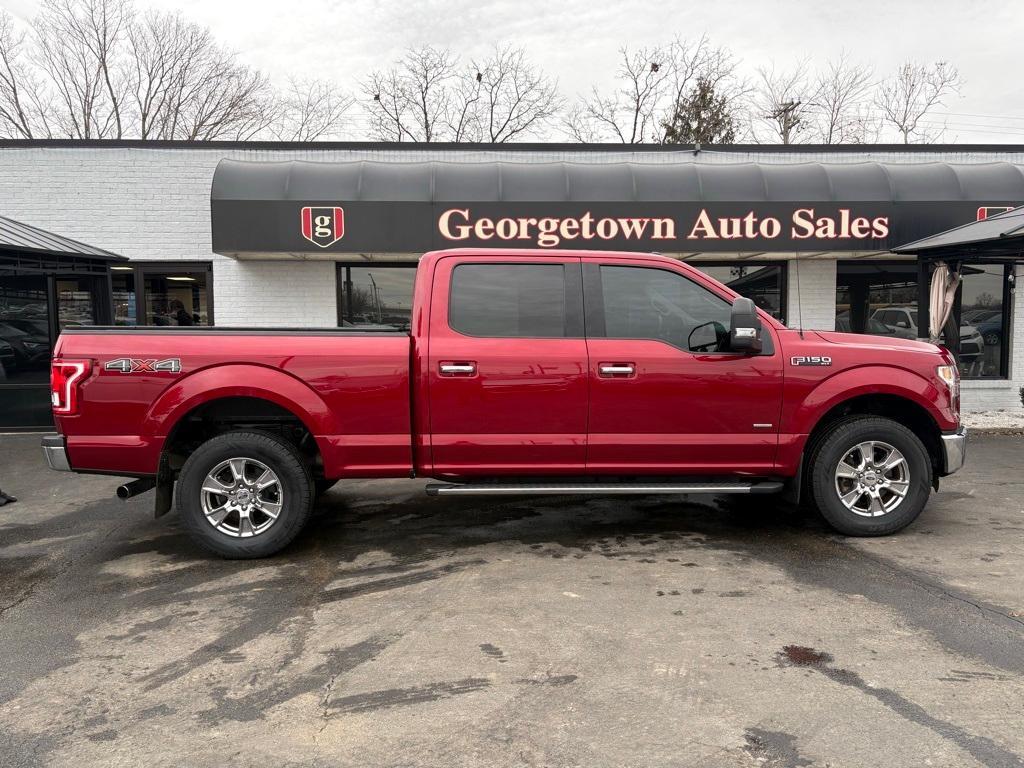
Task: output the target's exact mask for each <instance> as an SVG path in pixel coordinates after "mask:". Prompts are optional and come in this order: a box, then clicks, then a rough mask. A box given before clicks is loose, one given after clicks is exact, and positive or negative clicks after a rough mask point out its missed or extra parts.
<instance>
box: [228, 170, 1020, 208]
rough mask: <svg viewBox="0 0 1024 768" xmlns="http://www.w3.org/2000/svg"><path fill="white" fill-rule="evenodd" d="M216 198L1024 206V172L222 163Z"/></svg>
mask: <svg viewBox="0 0 1024 768" xmlns="http://www.w3.org/2000/svg"><path fill="white" fill-rule="evenodd" d="M212 198H213V200H214V201H221V200H224V201H226V200H296V201H301V200H332V201H339V202H342V201H347V202H357V201H377V202H421V203H437V202H494V203H497V202H597V201H601V202H664V201H674V202H709V203H710V202H833V203H841V202H864V201H884V202H921V201H929V200H935V201H940V200H971V201H979V202H988V201H991V200H1024V169H1022V168H1020V167H1018V166H1016V165H1014V164H1012V163H1006V162H995V163H982V164H964V165H959V164H952V163H940V162H936V163H919V164H906V163H902V164H897V163H878V162H865V163H816V162H808V163H787V164H781V163H733V164H725V163H723V164H715V163H696V162H675V163H666V164H653V163H628V162H627V163H607V164H600V163H572V162H556V163H524V162H485V163H471V162H465V163H451V162H439V161H434V162H419V163H408V162H401V163H399V162H383V161H357V162H347V163H316V162H307V161H301V160H290V161H284V162H270V163H267V162H247V161H240V160H222V161H221V162H220V164H219V165H218V166H217V170H216V171H215V173H214V177H213V190H212Z"/></svg>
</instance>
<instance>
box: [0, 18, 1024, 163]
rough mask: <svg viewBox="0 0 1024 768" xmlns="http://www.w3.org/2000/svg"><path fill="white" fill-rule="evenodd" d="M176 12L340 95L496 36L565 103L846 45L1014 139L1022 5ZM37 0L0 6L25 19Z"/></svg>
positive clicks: (270, 67)
mask: <svg viewBox="0 0 1024 768" xmlns="http://www.w3.org/2000/svg"><path fill="white" fill-rule="evenodd" d="M136 2H137V5H139V6H140V7H146V6H152V7H159V8H165V9H173V8H178V9H181V10H182V11H183V12H184V13H185V14H186V16H188V17H189V18H191V19H193V20H195V21H198V22H200V23H202V24H205V25H207V26H209V27H210V28H211V29H212V30H213V31H214V33H215V34H216V35H217V37H218V38H219V39H220V40H221V41H222V42H224V43H225V44H227V45H228V46H230V47H232V48H234V49H235V50H236V51H238V52H239V54H240V55H241V56H242V58H243V59H244V60H245V61H246V62H247V63H249V64H251V65H253V66H256V67H259V68H261V69H263V70H264V71H266V72H268V73H269V74H270V75H271V76H272V77H273V78H275V79H278V80H284V79H285V78H286V77H287V76H288V75H300V76H302V75H316V76H319V77H327V78H331V79H333V80H335V81H337V82H339V83H341V84H343V85H344V86H346V87H348V88H349V89H350V90H353V91H354V90H355V88H356V85H357V84H358V82H359V81H360V79H361V78H363V77H364V76H365V74H366V73H367V72H368V71H370V70H371V69H374V68H382V67H386V66H388V65H389V64H390V63H391V62H392V61H393V60H394V59H395V58H397V57H399V56H400V55H401V52H402V50H403V49H404V48H405V47H407V46H410V45H420V44H432V45H439V46H447V47H450V48H451V49H452V50H454V51H456V52H458V53H459V54H462V55H463V56H465V57H467V58H469V57H471V56H473V55H475V54H481V53H484V52H485V51H486V49H487V48H489V47H490V46H492V45H493V44H494V43H513V44H515V45H521V46H523V47H525V48H526V50H527V51H528V53H529V55H530V57H531V58H532V59H533V60H534V61H535V62H536V63H537V64H539V65H540V66H542V67H543V68H544V69H545V70H546V71H548V72H549V73H550V74H551V75H553V76H556V77H557V78H558V80H559V83H560V86H561V90H562V92H563V93H564V94H565V95H566V96H567V97H570V98H572V97H574V96H575V95H576V94H578V93H581V92H586V91H588V90H589V88H590V86H591V85H593V84H597V85H601V84H605V83H609V82H610V81H611V78H612V75H613V73H614V70H615V67H616V50H617V49H618V48H619V47H620V46H621V45H623V44H629V45H631V46H635V45H650V44H657V43H660V42H665V41H667V40H670V39H671V38H672V37H673V36H674V35H679V36H681V37H684V38H686V37H690V38H695V37H699V36H700V35H701V34H702V33H705V32H706V33H707V34H708V35H709V36H710V37H711V38H712V40H713V42H715V43H718V44H723V45H726V46H728V47H729V48H731V49H732V50H733V52H734V53H735V54H736V56H737V57H738V58H739V59H741V61H742V63H743V67H744V69H745V70H747V71H748V72H750V73H751V74H752V73H753V71H754V70H755V69H756V67H757V66H759V65H761V64H771V63H772V62H774V63H775V64H776V66H778V67H786V66H789V65H791V64H792V62H793V61H794V60H795V59H796V58H798V57H800V56H805V55H806V56H809V57H810V58H811V60H812V61H824V60H826V59H828V58H829V57H831V56H834V55H835V54H837V53H838V52H839V51H840V50H841V49H843V48H846V49H847V50H848V51H850V52H851V53H852V54H853V55H854V57H856V58H859V59H861V60H863V61H865V62H869V63H871V64H873V65H874V67H875V69H876V72H877V73H878V74H879V75H882V74H885V73H887V72H888V71H890V70H892V69H893V68H895V67H896V66H897V65H898V64H899V62H901V61H902V60H904V59H907V58H912V59H916V60H919V61H926V62H933V61H936V60H939V59H945V60H947V61H949V62H951V63H953V64H955V65H956V66H957V67H959V69H960V72H961V75H962V76H963V79H964V81H965V86H964V88H963V96H962V98H954V99H951V100H950V101H949V103H948V105H947V106H946V107H945V108H944V109H942V111H943V112H945V113H947V117H946V119H947V120H948V121H949V124H950V129H949V130H948V132H947V134H946V139H947V140H951V141H954V140H955V141H978V142H993V143H995V142H999V143H1006V142H1021V143H1024V84H1022V82H1024V80H1022V78H1021V77H1020V66H1021V65H1020V51H1021V47H1022V40H1024V3H1022V2H1021V0H1003V2H993V0H986V2H974V1H973V0H955V1H954V0H919V1H916V2H911V1H909V0H885V1H884V2H878V1H877V0H858V1H857V2H852V1H851V0H832V1H831V2H821V0H817V1H814V2H810V1H808V2H805V1H803V0H747V1H746V2H740V1H739V0H731V1H729V0H705V2H699V3H698V2H687V1H686V0H682V1H680V0H675V2H672V1H671V0H670V1H669V2H660V3H659V2H654V1H653V0H643V1H642V2H639V1H635V0H620V1H619V2H605V3H601V2H599V1H597V0H557V1H556V2H552V0H492V1H490V2H489V1H488V0H446V1H445V2H411V1H409V0H405V1H403V0H357V1H355V2H347V1H346V0H302V2H294V0H291V1H282V0H136ZM38 5H39V3H38V2H36V0H0V7H4V8H6V9H7V10H9V11H11V12H12V13H14V14H15V15H16V16H20V17H22V18H30V17H31V16H32V14H33V13H34V12H35V10H36V8H37V7H38Z"/></svg>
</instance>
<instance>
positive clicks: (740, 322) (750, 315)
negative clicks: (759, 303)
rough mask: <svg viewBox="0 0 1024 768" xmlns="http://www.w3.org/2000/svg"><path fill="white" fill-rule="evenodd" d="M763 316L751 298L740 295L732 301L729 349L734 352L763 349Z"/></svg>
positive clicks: (750, 351) (753, 351) (749, 351)
mask: <svg viewBox="0 0 1024 768" xmlns="http://www.w3.org/2000/svg"><path fill="white" fill-rule="evenodd" d="M761 331H762V328H761V318H760V317H758V315H757V307H755V306H754V302H753V301H751V300H750V299H746V298H743V297H742V296H738V297H737V298H735V299H733V301H732V315H731V317H730V321H729V349H731V350H732V351H733V352H747V353H757V352H760V351H761Z"/></svg>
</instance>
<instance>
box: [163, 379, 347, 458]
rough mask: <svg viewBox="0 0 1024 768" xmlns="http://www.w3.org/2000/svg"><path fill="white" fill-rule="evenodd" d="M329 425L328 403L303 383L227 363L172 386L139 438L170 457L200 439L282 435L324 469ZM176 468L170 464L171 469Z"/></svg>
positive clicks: (331, 425)
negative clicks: (243, 433) (239, 432)
mask: <svg viewBox="0 0 1024 768" xmlns="http://www.w3.org/2000/svg"><path fill="white" fill-rule="evenodd" d="M242 382H244V383H242ZM333 422H334V416H333V414H332V413H331V411H330V409H329V408H328V407H327V405H326V403H324V401H323V400H322V399H321V398H320V396H319V395H318V394H317V393H316V392H315V391H313V390H312V389H311V388H310V387H309V386H308V385H307V384H305V383H304V382H300V381H299V380H297V379H295V378H294V377H292V376H289V375H287V374H285V373H282V372H281V371H278V370H275V369H269V368H265V367H262V366H258V365H230V366H221V367H217V368H208V369H205V370H203V371H197V372H196V373H194V374H192V375H190V376H188V377H187V378H185V379H182V380H180V381H177V382H175V384H174V386H172V387H169V388H168V389H167V390H165V391H164V392H163V393H162V394H161V395H160V397H159V398H157V400H156V401H155V402H154V403H153V405H152V406H151V407H150V409H149V412H148V413H147V416H146V418H145V420H144V422H143V434H145V435H150V436H152V437H154V438H155V439H157V440H160V442H161V454H162V457H173V456H174V455H175V454H179V453H181V452H182V450H187V449H189V448H191V447H194V445H195V443H196V441H197V440H198V439H200V438H202V439H208V438H209V437H211V436H213V435H216V434H221V433H223V432H226V431H231V430H233V429H240V428H252V429H263V430H265V431H271V432H276V433H279V434H281V435H282V436H284V437H286V438H287V439H288V440H289V441H290V442H293V443H295V444H296V445H298V446H299V447H300V448H301V449H302V450H303V451H304V453H306V454H307V455H308V456H309V457H310V459H311V460H313V461H314V462H315V464H314V465H315V466H322V465H323V455H324V449H325V448H329V446H328V445H327V444H326V442H325V441H324V439H323V437H322V436H323V435H327V434H332V433H333V430H334V423H333ZM176 465H177V466H180V462H174V461H171V463H170V466H171V468H172V469H175V468H176Z"/></svg>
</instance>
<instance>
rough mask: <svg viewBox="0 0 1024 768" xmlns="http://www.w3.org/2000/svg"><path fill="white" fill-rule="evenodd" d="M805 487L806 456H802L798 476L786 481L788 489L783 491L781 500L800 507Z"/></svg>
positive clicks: (797, 471) (797, 470) (797, 469)
mask: <svg viewBox="0 0 1024 768" xmlns="http://www.w3.org/2000/svg"><path fill="white" fill-rule="evenodd" d="M803 487H804V455H803V454H802V453H801V454H800V464H799V465H798V466H797V468H796V475H794V476H793V477H791V478H789V480H787V481H786V487H785V489H783V491H782V494H781V497H780V498H781V499H782V500H783V501H787V502H789V503H790V504H792V505H793V506H799V505H800V494H801V491H802V490H803Z"/></svg>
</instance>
